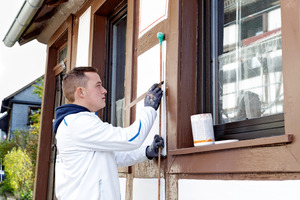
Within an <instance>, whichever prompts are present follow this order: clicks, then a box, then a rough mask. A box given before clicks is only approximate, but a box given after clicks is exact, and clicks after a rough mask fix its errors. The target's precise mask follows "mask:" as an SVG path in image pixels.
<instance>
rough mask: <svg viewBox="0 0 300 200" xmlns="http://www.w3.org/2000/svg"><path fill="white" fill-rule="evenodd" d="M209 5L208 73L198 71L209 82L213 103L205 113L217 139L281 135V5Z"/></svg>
mask: <svg viewBox="0 0 300 200" xmlns="http://www.w3.org/2000/svg"><path fill="white" fill-rule="evenodd" d="M199 2H201V1H199ZM199 2H198V5H200V3H199ZM203 5H205V3H203V2H202V4H201V5H200V6H199V8H201V6H203ZM210 6H211V10H210V11H209V12H208V13H206V14H205V16H206V17H208V18H209V19H210V20H211V24H212V26H211V27H210V30H206V33H207V34H209V35H210V44H209V45H210V56H209V57H210V62H209V70H206V71H205V70H203V69H201V67H203V66H201V65H200V64H199V66H200V70H201V71H205V72H206V73H205V76H206V77H210V78H209V79H210V81H209V83H210V86H208V87H210V91H211V92H210V98H211V101H212V103H211V106H210V107H209V108H208V109H206V110H205V111H206V112H211V113H213V116H214V124H215V137H216V139H217V140H220V139H231V138H237V139H252V138H259V137H268V136H275V135H282V134H284V121H283V109H284V105H283V98H284V97H283V80H282V51H281V13H280V1H278V0H264V1H261V0H214V1H211V5H210ZM206 11H207V10H206ZM199 12H201V11H199ZM199 19H200V20H202V21H203V19H201V18H199ZM202 27H205V26H202ZM206 27H207V26H206ZM206 29H207V28H206ZM199 31H200V32H201V30H199ZM202 31H203V30H202ZM198 85H199V84H198ZM202 95H205V94H202Z"/></svg>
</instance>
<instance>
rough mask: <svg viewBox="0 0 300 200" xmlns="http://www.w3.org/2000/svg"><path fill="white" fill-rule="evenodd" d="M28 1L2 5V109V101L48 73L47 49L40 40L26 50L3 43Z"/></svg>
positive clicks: (0, 70) (27, 46)
mask: <svg viewBox="0 0 300 200" xmlns="http://www.w3.org/2000/svg"><path fill="white" fill-rule="evenodd" d="M23 3H24V0H9V1H1V3H0V4H1V5H0V105H1V103H2V100H3V99H4V98H6V97H7V96H9V95H10V94H12V93H14V92H16V91H17V90H19V89H21V88H22V87H24V86H25V85H27V84H28V83H30V82H32V81H33V80H35V79H37V78H38V77H40V76H42V75H43V74H44V72H45V62H46V45H45V44H41V43H39V42H38V41H37V40H34V41H31V42H29V43H26V44H24V45H22V46H20V45H19V43H18V42H16V44H15V45H14V46H13V47H6V46H5V45H4V43H3V39H4V37H5V35H6V33H7V32H8V30H9V28H10V26H11V24H12V23H13V21H14V19H15V18H16V16H17V14H18V12H19V10H20V8H21V7H22V5H23Z"/></svg>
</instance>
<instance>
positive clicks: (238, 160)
mask: <svg viewBox="0 0 300 200" xmlns="http://www.w3.org/2000/svg"><path fill="white" fill-rule="evenodd" d="M299 8H300V2H299V1H290V0H151V1H149V0H72V1H71V0H62V1H60V0H57V1H52V0H51V1H50V0H45V1H42V0H32V2H31V3H28V1H26V2H25V3H24V6H23V7H22V8H21V9H20V15H18V16H17V17H20V19H17V20H16V21H24V22H26V23H23V24H25V26H22V27H20V23H14V22H13V24H12V27H11V29H10V30H9V31H8V33H7V36H6V37H5V39H4V43H5V44H6V45H7V46H12V45H14V43H15V42H19V44H26V43H27V42H30V41H31V40H33V39H37V40H38V41H39V42H41V43H44V44H47V63H46V74H45V90H44V97H43V106H42V115H41V117H42V119H41V133H40V141H39V155H38V161H37V174H36V177H37V179H36V184H35V194H34V195H35V199H55V193H54V189H53V188H54V187H53V186H54V183H55V180H54V171H55V168H54V162H55V155H56V151H55V148H51V147H52V146H53V144H54V143H55V139H54V135H53V133H52V128H51V127H52V119H53V116H54V108H55V107H56V106H59V105H61V104H64V103H65V102H64V98H63V96H62V92H61V79H62V76H63V74H64V73H65V72H66V71H69V70H71V69H72V68H75V67H77V66H84V65H92V66H94V67H96V68H97V69H98V71H99V74H100V76H101V78H102V80H103V83H104V86H105V87H106V88H107V90H108V94H107V97H108V98H107V107H106V109H104V110H102V111H101V112H98V115H99V117H100V118H101V119H103V120H104V121H107V122H111V123H115V125H120V126H128V125H129V124H130V123H132V122H133V121H134V120H135V117H136V114H137V113H138V112H139V108H140V107H141V106H142V105H141V104H137V105H136V106H134V107H131V108H130V109H124V110H123V111H120V107H122V105H123V108H124V107H125V108H126V107H127V106H128V105H129V104H130V103H131V102H133V101H134V100H135V99H137V98H138V97H139V96H140V95H141V94H143V92H144V91H146V90H147V89H148V87H149V86H151V84H152V83H153V82H158V81H160V80H161V79H162V80H164V81H165V85H164V87H165V88H164V90H165V93H164V95H165V96H164V97H163V103H162V105H161V109H162V114H161V115H160V116H159V117H158V121H157V123H156V124H155V125H154V128H153V130H152V132H151V133H150V135H149V138H147V139H146V142H145V144H147V143H149V141H151V139H152V137H153V135H154V134H155V133H157V132H158V131H160V132H161V133H162V135H163V136H164V137H165V140H166V145H165V146H166V148H165V149H164V150H165V152H164V153H166V154H167V158H166V159H165V160H163V162H162V166H161V168H160V169H161V171H160V174H159V170H158V164H157V161H156V160H152V161H148V162H146V163H142V164H138V165H135V166H131V167H127V168H121V169H119V177H120V184H121V189H122V191H121V192H122V198H123V199H126V200H132V199H134V200H139V199H151V200H152V199H156V197H157V194H158V188H157V183H158V179H157V177H158V175H160V177H162V178H161V198H162V199H180V200H183V199H189V200H191V199H199V198H200V197H203V198H204V199H214V200H218V199H231V200H237V199H247V198H248V199H272V200H273V199H299V198H300V195H299V193H298V192H297V190H298V189H297V188H299V185H300V164H299V160H300V141H299V140H297V138H298V137H299V136H300V126H299V124H300V118H299V114H300V104H299V102H300V93H299V85H300V79H299V77H300V70H298V68H299V63H300V56H299V55H298V54H299V52H300V9H299ZM158 32H162V33H164V35H165V40H164V41H163V43H162V50H161V51H160V46H159V41H158V39H157V37H156V34H157V33H158ZM160 53H162V66H160ZM197 113H212V115H213V120H214V134H215V139H216V141H217V142H219V143H216V144H214V145H207V146H199V147H195V146H194V143H193V134H192V129H191V122H190V116H191V115H194V114H197ZM120 115H122V116H120ZM159 121H161V127H159ZM228 139H236V140H238V141H236V142H230V143H225V142H224V140H228ZM49 155H50V156H49ZM145 194H146V195H145Z"/></svg>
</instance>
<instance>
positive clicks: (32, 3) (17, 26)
mask: <svg viewBox="0 0 300 200" xmlns="http://www.w3.org/2000/svg"><path fill="white" fill-rule="evenodd" d="M43 1H44V0H26V1H25V2H24V4H23V6H22V7H21V9H20V11H19V13H18V15H17V17H16V18H15V20H14V22H13V24H12V25H11V26H10V28H9V30H8V32H7V33H6V35H5V37H4V39H3V42H4V44H5V45H6V46H7V47H12V46H14V44H15V43H16V41H18V40H19V39H20V37H21V35H22V34H23V32H24V31H25V29H26V28H27V26H28V25H29V24H30V22H31V20H32V18H33V17H34V15H35V14H36V12H37V11H38V9H39V8H40V7H41V6H42V4H43Z"/></svg>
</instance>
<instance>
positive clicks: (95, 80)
mask: <svg viewBox="0 0 300 200" xmlns="http://www.w3.org/2000/svg"><path fill="white" fill-rule="evenodd" d="M85 76H86V77H87V78H88V82H87V85H86V87H85V88H84V92H85V103H86V107H87V108H88V109H89V110H90V111H91V112H97V111H98V110H100V109H102V108H104V107H105V106H106V103H105V95H106V93H107V91H106V89H105V88H104V87H103V86H102V81H101V79H100V76H99V75H98V74H97V73H94V72H85Z"/></svg>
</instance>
